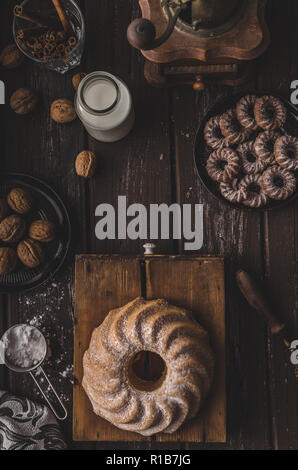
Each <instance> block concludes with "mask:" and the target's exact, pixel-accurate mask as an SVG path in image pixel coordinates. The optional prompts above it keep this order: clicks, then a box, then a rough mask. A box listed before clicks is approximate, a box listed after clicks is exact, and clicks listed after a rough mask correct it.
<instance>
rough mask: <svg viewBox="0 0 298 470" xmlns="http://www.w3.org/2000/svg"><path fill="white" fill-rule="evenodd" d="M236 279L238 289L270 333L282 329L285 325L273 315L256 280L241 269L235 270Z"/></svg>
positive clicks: (275, 332) (273, 333)
mask: <svg viewBox="0 0 298 470" xmlns="http://www.w3.org/2000/svg"><path fill="white" fill-rule="evenodd" d="M236 280H237V283H238V286H239V289H240V291H241V292H242V294H243V295H244V297H245V298H246V300H247V302H248V303H249V305H250V306H251V307H252V308H253V309H254V310H256V311H257V312H258V313H259V315H260V316H261V317H262V318H263V319H264V320H265V322H266V323H267V325H268V328H269V331H270V333H271V334H272V335H275V334H278V333H280V332H281V331H283V330H284V327H285V325H284V324H283V323H281V322H280V321H279V320H278V319H277V318H276V317H275V316H274V314H273V312H272V310H271V308H270V306H269V303H268V301H267V299H266V298H265V296H264V294H263V293H262V291H261V289H260V288H259V287H258V285H257V283H256V281H255V280H254V279H253V278H252V277H251V276H250V275H249V274H248V273H247V272H245V271H244V270H243V269H239V270H238V271H237V273H236Z"/></svg>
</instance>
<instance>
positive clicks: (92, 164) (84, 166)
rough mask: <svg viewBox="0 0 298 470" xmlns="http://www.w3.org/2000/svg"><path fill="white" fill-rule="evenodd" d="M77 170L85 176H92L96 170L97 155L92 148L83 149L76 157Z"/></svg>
mask: <svg viewBox="0 0 298 470" xmlns="http://www.w3.org/2000/svg"><path fill="white" fill-rule="evenodd" d="M75 165H76V172H77V174H78V175H79V176H83V178H91V177H92V176H94V173H95V170H96V155H95V153H94V152H91V151H90V150H83V151H82V152H81V153H79V155H78V156H77V158H76V163H75Z"/></svg>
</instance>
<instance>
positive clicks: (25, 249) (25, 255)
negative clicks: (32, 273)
mask: <svg viewBox="0 0 298 470" xmlns="http://www.w3.org/2000/svg"><path fill="white" fill-rule="evenodd" d="M17 252H18V257H19V259H20V260H21V261H22V263H23V264H24V265H25V266H28V268H37V266H39V265H40V264H41V263H42V262H43V261H44V258H45V254H44V249H43V247H42V246H41V244H40V243H39V242H37V241H36V240H30V238H27V239H26V240H22V241H21V242H20V243H19V244H18V248H17Z"/></svg>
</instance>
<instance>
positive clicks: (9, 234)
mask: <svg viewBox="0 0 298 470" xmlns="http://www.w3.org/2000/svg"><path fill="white" fill-rule="evenodd" d="M25 232H26V223H25V221H24V219H22V217H20V216H19V215H10V216H9V217H6V219H4V220H2V222H1V223H0V238H1V240H2V241H4V242H6V243H16V242H18V241H19V240H21V238H22V237H23V236H24V234H25Z"/></svg>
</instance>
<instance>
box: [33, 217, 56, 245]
mask: <svg viewBox="0 0 298 470" xmlns="http://www.w3.org/2000/svg"><path fill="white" fill-rule="evenodd" d="M55 236H56V229H55V224H53V222H51V221H50V220H35V221H34V222H32V224H31V225H30V228H29V237H30V238H32V239H33V240H37V241H39V242H42V243H48V242H51V241H52V240H54V238H55Z"/></svg>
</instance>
